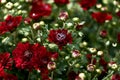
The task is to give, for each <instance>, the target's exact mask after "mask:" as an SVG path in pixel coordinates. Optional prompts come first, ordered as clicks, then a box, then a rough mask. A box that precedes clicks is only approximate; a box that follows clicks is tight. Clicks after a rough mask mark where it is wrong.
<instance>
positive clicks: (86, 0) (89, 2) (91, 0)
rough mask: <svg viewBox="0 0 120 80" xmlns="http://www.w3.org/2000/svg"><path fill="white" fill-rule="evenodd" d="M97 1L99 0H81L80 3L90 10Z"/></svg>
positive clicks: (84, 8)
mask: <svg viewBox="0 0 120 80" xmlns="http://www.w3.org/2000/svg"><path fill="white" fill-rule="evenodd" d="M96 3H97V0H80V2H79V4H80V6H81V7H82V8H83V10H88V9H89V8H91V7H93V6H94V5H95V4H96Z"/></svg>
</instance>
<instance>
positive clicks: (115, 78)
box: [111, 74, 120, 80]
mask: <svg viewBox="0 0 120 80" xmlns="http://www.w3.org/2000/svg"><path fill="white" fill-rule="evenodd" d="M111 80H120V74H113V75H112V77H111Z"/></svg>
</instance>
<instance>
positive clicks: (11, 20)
mask: <svg viewBox="0 0 120 80" xmlns="http://www.w3.org/2000/svg"><path fill="white" fill-rule="evenodd" d="M21 21H22V16H16V17H13V16H11V15H8V16H7V18H6V19H5V21H4V22H1V23H0V34H3V33H5V32H8V31H12V30H14V29H15V28H16V27H18V26H19V25H20V23H21Z"/></svg>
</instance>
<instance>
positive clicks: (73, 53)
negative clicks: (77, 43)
mask: <svg viewBox="0 0 120 80" xmlns="http://www.w3.org/2000/svg"><path fill="white" fill-rule="evenodd" d="M71 53H72V57H74V58H76V57H79V56H80V55H81V54H80V52H79V51H78V50H73V51H72V52H71Z"/></svg>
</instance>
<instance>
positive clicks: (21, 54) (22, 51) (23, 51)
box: [12, 42, 34, 70]
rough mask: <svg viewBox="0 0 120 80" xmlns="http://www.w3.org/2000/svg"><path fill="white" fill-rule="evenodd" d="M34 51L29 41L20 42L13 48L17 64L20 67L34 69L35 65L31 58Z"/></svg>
mask: <svg viewBox="0 0 120 80" xmlns="http://www.w3.org/2000/svg"><path fill="white" fill-rule="evenodd" d="M33 54H34V52H33V51H32V45H31V44H29V43H28V42H27V43H18V45H17V47H16V48H15V49H14V50H13V52H12V55H13V58H14V60H15V65H16V67H17V68H20V69H29V70H32V68H33V66H32V63H31V58H32V56H33Z"/></svg>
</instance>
